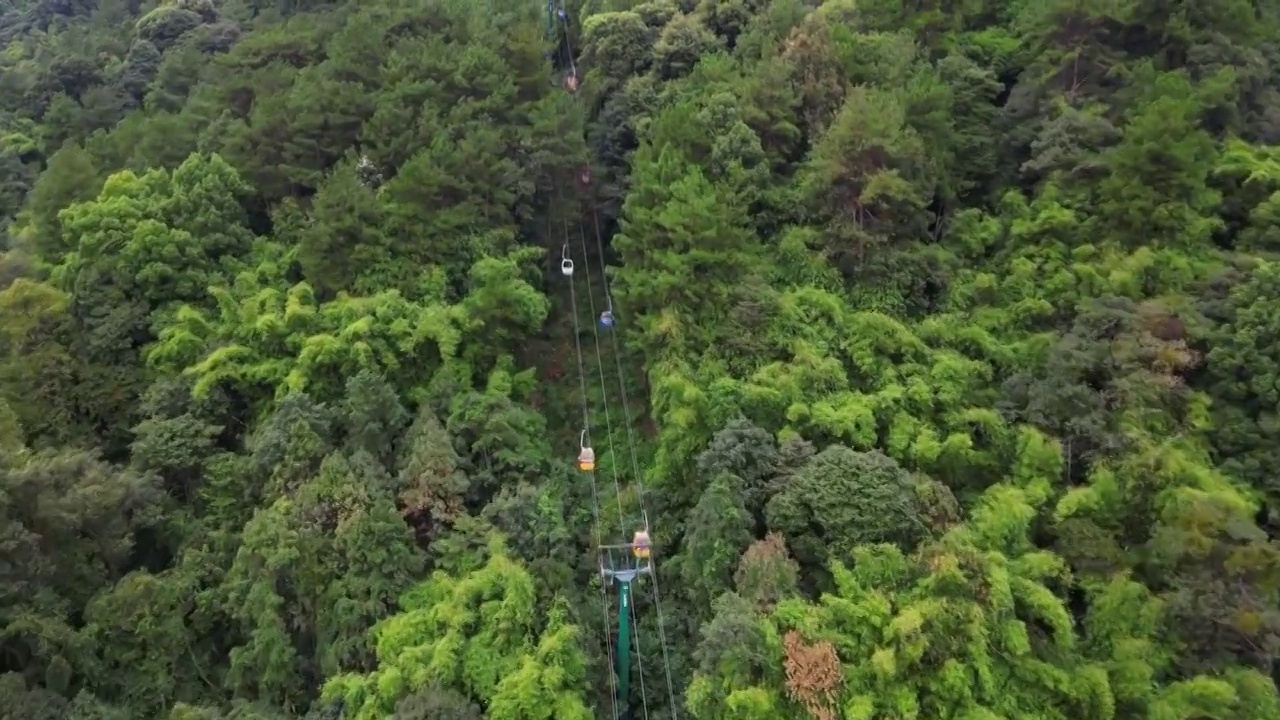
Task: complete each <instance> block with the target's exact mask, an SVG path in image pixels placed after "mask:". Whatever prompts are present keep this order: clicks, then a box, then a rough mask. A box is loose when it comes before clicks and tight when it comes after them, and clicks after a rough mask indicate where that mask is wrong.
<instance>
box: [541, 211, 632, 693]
mask: <svg viewBox="0 0 1280 720" xmlns="http://www.w3.org/2000/svg"><path fill="white" fill-rule="evenodd" d="M556 195H557V198H558V199H559V195H560V194H559V192H557V193H556ZM561 205H563V203H561ZM563 222H564V245H563V247H562V253H561V258H562V262H561V268H562V270H563V269H566V268H567V269H568V272H566V273H565V275H566V276H567V277H568V278H569V309H570V316H571V317H572V318H573V345H574V351H575V353H574V354H575V356H576V357H577V360H578V390H579V392H580V393H581V395H580V396H579V400H580V404H581V406H582V430H583V435H584V438H586V439H585V440H584V443H585V444H588V445H589V444H590V433H591V413H590V411H589V410H588V409H587V371H586V364H585V363H584V362H583V361H582V341H581V339H580V337H581V336H580V331H579V327H578V297H577V292H576V291H575V290H574V286H573V277H572V276H573V270H572V268H573V260H572V258H571V257H570V253H569V221H568V220H567V219H566V220H564V221H563ZM548 230H550V228H548ZM548 234H550V233H548ZM584 260H585V258H584ZM588 475H589V476H590V477H591V517H592V520H593V525H594V527H593V530H594V536H595V537H594V540H595V544H596V547H600V545H601V542H602V539H603V538H602V534H603V533H602V531H601V527H600V499H599V491H598V489H597V487H596V474H595V472H590V473H588ZM600 622H601V623H602V624H603V625H604V641H605V647H606V649H607V652H608V655H609V667H610V668H612V667H613V662H614V657H613V638H612V636H611V635H610V629H609V595H608V592H607V591H606V590H605V587H604V582H603V581H601V583H600ZM616 696H617V690H616V688H615V681H614V677H613V671H612V669H611V670H610V672H609V704H610V708H611V710H612V713H611V717H615V718H616V717H617V716H618V701H617V697H616Z"/></svg>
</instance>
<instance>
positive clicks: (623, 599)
mask: <svg viewBox="0 0 1280 720" xmlns="http://www.w3.org/2000/svg"><path fill="white" fill-rule="evenodd" d="M557 14H558V15H559V17H560V21H561V25H562V27H563V28H564V46H565V54H566V57H567V58H568V61H569V68H570V73H571V75H570V77H571V78H572V80H573V82H572V84H570V83H569V82H566V87H567V88H568V89H569V90H570V91H571V92H572V91H574V90H576V89H577V83H578V69H577V66H576V64H575V61H574V58H573V47H572V44H571V43H570V41H569V22H568V17H567V16H566V13H565V12H564V10H563V8H561V9H560V10H559V11H558V12H557ZM557 197H560V193H559V190H558V189H557ZM591 214H592V219H593V224H594V228H595V235H596V245H597V248H598V250H599V257H600V271H601V283H602V287H603V289H604V296H605V303H606V308H607V310H606V313H607V314H610V315H611V313H612V310H613V298H612V294H611V293H610V291H609V280H608V276H607V271H606V268H605V257H604V240H603V238H602V236H601V233H600V218H599V214H598V213H597V212H596V209H595V207H594V205H593V206H592V209H591ZM578 229H579V236H580V239H581V244H582V251H583V258H582V261H583V267H584V269H585V270H586V273H587V299H588V303H589V304H590V307H591V315H592V318H594V317H595V299H594V297H593V296H592V293H591V269H590V261H589V258H588V255H589V252H588V251H587V237H586V231H585V229H583V227H582V224H581V222H580V223H579V226H578ZM564 241H565V246H564V248H565V254H564V257H566V258H567V257H568V243H569V237H568V227H567V221H566V227H565V237H564ZM570 267H572V265H571V264H570ZM566 275H567V276H568V279H569V283H570V286H571V288H570V301H571V303H572V308H571V309H572V311H573V327H574V344H575V347H576V350H577V357H578V377H579V384H580V387H581V391H582V408H583V421H584V429H585V428H586V427H588V426H587V424H586V423H587V422H589V416H588V414H587V406H586V380H585V377H586V375H585V364H584V362H583V360H582V344H581V339H580V337H579V324H578V315H577V299H576V293H575V292H574V290H573V289H572V285H573V283H574V280H573V277H572V271H571V270H570V271H569V272H568V273H566ZM592 334H593V336H594V340H595V351H596V365H597V368H598V369H599V371H600V390H601V396H602V397H601V400H602V402H603V404H604V414H605V428H606V432H607V433H608V436H609V453H610V456H611V458H610V459H611V469H612V474H613V481H614V492H615V495H616V497H617V501H618V523H619V526H620V529H621V531H622V533H623V537H624V538H625V537H626V515H625V512H624V511H623V507H622V488H621V483H620V481H619V479H618V467H617V454H616V452H615V451H614V447H613V424H612V420H611V418H610V415H609V396H608V390H607V387H606V386H607V382H606V380H605V374H606V373H605V370H604V360H603V353H602V352H601V349H600V331H599V329H598V328H597V327H596V325H595V323H594V322H593V323H592ZM613 349H614V364H615V368H616V371H617V377H618V390H619V394H620V395H621V397H622V410H623V418H624V425H625V426H626V431H627V445H628V451H629V455H630V460H631V467H632V473H633V477H634V480H635V483H636V494H637V505H638V507H639V510H640V515H641V521H642V522H643V523H644V533H645V537H646V538H647V537H648V533H649V529H650V528H649V513H648V511H647V510H646V509H645V506H644V481H643V478H642V477H641V474H640V463H639V460H638V457H637V453H636V446H635V434H634V431H633V429H632V427H631V410H630V407H629V403H628V401H627V392H626V383H625V380H624V374H623V371H622V359H621V345H620V343H619V341H618V338H617V336H616V335H615V336H614V337H613ZM584 436H585V432H584ZM590 475H591V486H592V502H593V505H594V506H593V511H594V513H595V521H596V532H597V542H596V545H597V547H602V546H601V544H600V542H599V541H600V532H601V529H600V519H599V502H598V499H597V490H596V482H595V471H594V465H593V466H592V470H591V472H590ZM646 542H647V540H646ZM646 558H647V555H646ZM637 568H638V566H637ZM647 574H648V575H650V576H651V578H652V582H653V593H654V608H655V610H656V611H657V616H658V617H657V620H658V638H659V644H660V645H661V647H662V664H663V669H664V671H665V676H666V684H667V696H668V699H669V702H670V707H671V714H672V717H673V718H675V719H676V720H678V718H679V706H678V704H677V701H676V695H675V686H674V683H673V682H672V678H671V661H670V654H669V652H668V648H667V638H666V630H665V625H666V622H665V618H664V617H663V613H662V596H661V592H660V590H659V587H658V578H657V572H656V571H653V570H652V565H651V564H650V565H649V572H648V573H647ZM620 588H621V589H620V591H619V600H620V605H621V607H619V613H620V615H621V614H622V613H626V614H627V615H631V613H630V610H629V608H627V607H626V605H627V597H628V594H629V592H630V580H627V581H626V582H625V584H622V585H620ZM601 593H602V602H606V601H605V600H604V597H603V593H604V585H603V583H602V584H601ZM621 619H622V618H621V617H620V620H621ZM630 620H631V624H632V625H633V626H634V628H635V633H634V638H635V645H636V661H637V664H638V666H639V670H640V700H641V704H642V707H643V712H644V717H645V718H646V720H647V718H648V717H649V701H648V696H647V693H646V691H645V683H644V656H643V653H642V652H641V648H640V638H639V629H640V628H639V620H638V619H637V618H635V617H634V616H632V617H631V618H630ZM606 622H607V610H606ZM624 622H625V621H624ZM625 629H627V628H626V627H625V625H624V626H622V627H621V628H620V630H625ZM606 640H607V641H608V632H607V630H606ZM622 640H623V638H622V633H621V632H620V633H619V658H625V656H626V654H627V653H626V650H629V648H622V647H621V645H622ZM609 654H610V660H611V661H612V659H613V652H612V645H610V653H609ZM622 662H623V660H620V661H619V672H620V673H629V671H627V670H626V669H625V668H622V667H621V664H622ZM619 680H620V681H622V680H624V678H623V677H621V676H620V677H619ZM609 681H610V686H611V688H612V687H613V685H614V678H613V677H612V673H610V678H609ZM620 694H621V693H616V692H615V698H616V699H615V701H614V707H613V711H614V712H613V717H615V718H616V717H619V715H618V712H619V707H618V705H619V703H626V702H627V699H626V698H625V697H617V696H618V695H620ZM624 707H625V706H624ZM623 713H624V715H625V716H627V717H629V716H630V711H629V709H624V710H623Z"/></svg>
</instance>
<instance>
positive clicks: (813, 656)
mask: <svg viewBox="0 0 1280 720" xmlns="http://www.w3.org/2000/svg"><path fill="white" fill-rule="evenodd" d="M782 646H783V650H784V658H783V662H784V664H785V666H786V671H787V694H788V695H790V696H791V699H792V700H795V701H796V702H798V703H800V704H801V705H803V706H804V709H805V710H807V711H808V712H809V714H810V715H812V716H813V718H814V720H835V718H836V711H835V702H836V692H837V691H838V690H839V689H840V682H841V680H843V678H844V675H843V671H842V669H841V667H840V658H839V656H837V655H836V649H835V646H834V645H832V644H831V643H829V642H826V641H823V642H818V643H813V644H810V643H807V642H805V641H804V638H802V637H800V633H798V632H796V631H795V630H791V631H788V632H787V634H786V635H785V636H784V637H783V638H782Z"/></svg>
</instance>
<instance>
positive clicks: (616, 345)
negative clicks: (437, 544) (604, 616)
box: [579, 204, 680, 719]
mask: <svg viewBox="0 0 1280 720" xmlns="http://www.w3.org/2000/svg"><path fill="white" fill-rule="evenodd" d="M591 219H592V224H593V225H594V227H595V234H596V249H597V251H598V252H599V256H600V281H601V282H602V283H603V284H604V294H605V297H606V298H608V302H609V305H610V306H612V305H613V295H612V293H611V292H610V290H609V276H608V269H607V268H606V267H605V260H604V258H605V255H604V239H603V237H602V236H601V234H600V214H599V213H598V212H597V211H596V207H595V205H594V204H593V205H592V206H591ZM579 229H581V228H579ZM583 242H584V243H585V242H586V232H585V231H583ZM582 261H583V265H584V266H586V267H587V276H588V277H590V273H591V270H590V264H589V262H588V261H587V258H586V254H585V253H584V254H583V259H582ZM612 335H613V338H612V339H613V362H614V367H615V368H616V370H617V375H618V394H619V395H620V396H622V414H623V416H624V417H625V418H626V423H625V426H626V429H627V446H628V449H629V451H630V455H631V472H632V477H634V478H635V484H636V503H637V504H638V505H639V506H640V514H641V516H642V519H643V520H644V526H645V528H646V529H648V527H649V511H648V510H647V509H646V508H645V505H644V478H643V477H642V476H641V474H640V461H639V460H638V459H637V455H636V442H635V432H634V431H633V430H632V428H631V408H630V407H629V403H628V402H627V387H626V380H625V377H624V373H623V372H622V346H621V345H622V344H621V342H619V340H618V336H617V334H616V333H612ZM652 576H653V608H654V611H655V612H657V614H658V644H659V645H660V646H661V648H662V666H663V670H664V671H665V673H666V680H667V698H668V700H669V701H670V702H671V716H672V717H673V718H677V719H678V718H679V717H680V714H679V708H678V707H677V706H676V693H675V684H674V683H673V682H672V680H671V656H670V653H669V652H668V650H667V632H666V629H665V628H666V623H665V622H664V618H663V616H662V591H661V589H660V588H659V587H658V573H656V572H654V573H652ZM643 672H644V669H643V667H642V668H641V673H642V676H643ZM642 682H643V680H642Z"/></svg>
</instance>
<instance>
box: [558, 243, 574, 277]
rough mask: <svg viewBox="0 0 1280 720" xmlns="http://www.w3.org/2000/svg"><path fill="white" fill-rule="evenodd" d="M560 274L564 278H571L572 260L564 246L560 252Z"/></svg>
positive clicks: (566, 247) (566, 246)
mask: <svg viewBox="0 0 1280 720" xmlns="http://www.w3.org/2000/svg"><path fill="white" fill-rule="evenodd" d="M560 274H561V275H563V276H565V277H573V260H572V259H570V258H569V246H568V245H565V246H564V249H563V250H561V251H560Z"/></svg>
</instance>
